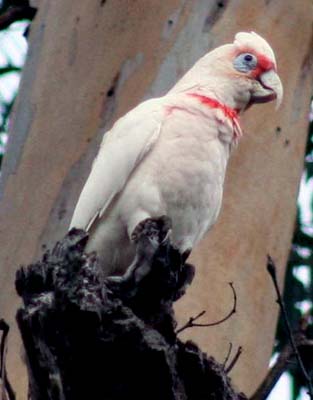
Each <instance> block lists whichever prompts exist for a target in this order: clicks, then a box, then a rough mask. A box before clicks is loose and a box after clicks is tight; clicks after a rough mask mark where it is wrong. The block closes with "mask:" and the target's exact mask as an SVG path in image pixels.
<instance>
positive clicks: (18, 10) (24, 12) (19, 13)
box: [0, 6, 37, 30]
mask: <svg viewBox="0 0 313 400" xmlns="http://www.w3.org/2000/svg"><path fill="white" fill-rule="evenodd" d="M36 12H37V9H36V8H34V7H31V6H11V7H9V8H8V9H7V10H6V11H5V12H4V13H3V14H1V15H0V30H3V29H6V28H8V27H9V26H10V25H11V24H13V22H16V21H20V20H22V19H29V20H32V19H33V18H34V17H35V15H36Z"/></svg>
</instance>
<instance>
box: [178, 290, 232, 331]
mask: <svg viewBox="0 0 313 400" xmlns="http://www.w3.org/2000/svg"><path fill="white" fill-rule="evenodd" d="M229 286H230V287H231V290H232V293H233V307H232V309H231V310H230V312H229V313H228V314H227V315H226V317H224V318H222V319H220V320H218V321H215V322H209V323H207V324H198V323H195V321H196V320H197V319H199V318H200V317H202V316H203V315H204V314H205V311H201V313H199V314H198V315H196V316H195V317H191V318H190V319H189V321H188V322H186V324H185V325H183V326H182V327H181V328H179V329H177V330H176V334H178V333H180V332H182V331H184V330H185V329H188V328H193V327H208V326H215V325H220V324H222V323H223V322H225V321H227V320H228V319H229V318H230V317H231V316H232V315H233V314H235V313H236V307H237V294H236V291H235V288H234V285H233V282H229Z"/></svg>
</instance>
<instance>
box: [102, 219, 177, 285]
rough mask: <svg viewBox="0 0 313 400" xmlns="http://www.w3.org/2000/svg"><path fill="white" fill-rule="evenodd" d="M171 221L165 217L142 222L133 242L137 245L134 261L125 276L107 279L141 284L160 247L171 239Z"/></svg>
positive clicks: (135, 230)
mask: <svg viewBox="0 0 313 400" xmlns="http://www.w3.org/2000/svg"><path fill="white" fill-rule="evenodd" d="M171 225H172V224H171V220H170V218H168V217H166V216H165V215H163V216H161V217H159V218H147V219H144V220H143V221H141V222H140V223H139V224H138V225H137V226H136V228H135V229H134V231H133V233H132V234H131V240H132V241H134V242H135V243H136V255H135V258H134V261H133V262H132V263H131V265H130V266H129V267H128V269H127V271H126V272H125V274H124V275H123V276H112V277H109V278H107V279H108V280H109V281H112V282H126V281H130V280H132V281H133V282H135V283H137V282H139V281H140V280H141V279H142V278H143V277H144V276H146V275H147V274H148V272H149V271H150V268H151V264H152V260H153V257H154V255H155V253H156V252H157V250H158V248H159V246H160V245H161V244H163V243H165V242H166V241H168V240H169V239H170V234H171Z"/></svg>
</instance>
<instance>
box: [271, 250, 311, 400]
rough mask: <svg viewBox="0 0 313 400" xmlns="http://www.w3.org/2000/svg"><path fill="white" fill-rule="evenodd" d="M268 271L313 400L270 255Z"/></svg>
mask: <svg viewBox="0 0 313 400" xmlns="http://www.w3.org/2000/svg"><path fill="white" fill-rule="evenodd" d="M267 270H268V272H269V274H270V276H271V278H272V281H273V284H274V287H275V291H276V294H277V300H276V301H277V303H278V304H279V307H280V309H281V312H282V316H283V320H284V323H285V326H286V330H287V335H288V339H289V341H290V344H291V347H292V350H293V352H294V354H295V357H296V359H297V362H298V364H299V367H300V370H301V372H302V375H303V377H304V379H305V380H306V383H307V385H308V389H309V391H308V395H309V396H310V399H311V400H313V386H312V380H311V378H310V376H309V374H308V372H307V370H306V368H305V366H304V364H303V361H302V358H301V356H300V354H299V351H298V348H297V345H296V341H295V338H294V335H293V333H292V331H291V327H290V323H289V319H288V315H287V311H286V307H285V303H284V300H283V298H282V295H281V293H280V289H279V286H278V282H277V275H276V267H275V264H274V261H273V259H272V258H271V257H270V256H269V255H268V256H267Z"/></svg>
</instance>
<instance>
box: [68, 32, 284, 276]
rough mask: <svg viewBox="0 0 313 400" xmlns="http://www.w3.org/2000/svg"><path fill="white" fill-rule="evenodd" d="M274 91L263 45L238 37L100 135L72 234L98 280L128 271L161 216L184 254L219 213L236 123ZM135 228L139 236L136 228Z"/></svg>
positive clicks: (276, 94)
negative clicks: (95, 263)
mask: <svg viewBox="0 0 313 400" xmlns="http://www.w3.org/2000/svg"><path fill="white" fill-rule="evenodd" d="M282 94H283V89H282V84H281V81H280V79H279V77H278V75H277V72H276V61H275V56H274V53H273V50H272V49H271V47H270V46H269V44H268V43H267V42H266V41H265V40H264V39H263V38H262V37H260V36H259V35H257V34H256V33H254V32H251V33H247V32H240V33H238V34H237V35H236V36H235V40H234V42H233V43H231V44H226V45H224V46H221V47H218V48H216V49H215V50H213V51H211V52H209V53H208V54H206V55H205V56H204V57H202V58H201V59H200V60H199V61H198V62H197V63H196V64H195V65H194V66H193V67H192V68H191V69H190V70H189V71H188V72H187V73H186V74H185V75H184V76H183V77H182V78H181V79H180V80H179V81H178V83H177V84H176V85H175V86H174V87H173V88H172V89H171V90H170V91H169V92H168V93H167V94H166V95H165V96H163V97H160V98H156V99H151V100H148V101H144V102H143V103H141V104H139V105H138V106H137V107H136V108H134V109H133V110H131V111H130V112H128V113H127V114H126V115H125V116H124V117H122V118H120V119H119V120H118V121H117V122H116V123H115V124H114V125H113V127H112V129H111V130H110V131H109V132H107V133H106V134H105V136H104V139H103V142H102V144H101V147H100V150H99V153H98V155H97V157H96V159H95V161H94V163H93V165H92V169H91V172H90V175H89V177H88V179H87V181H86V184H85V186H84V188H83V190H82V192H81V195H80V197H79V200H78V203H77V205H76V208H75V211H74V215H73V218H72V221H71V224H70V227H71V228H73V227H76V228H81V229H85V230H87V231H88V232H89V239H88V243H87V248H86V250H87V251H88V252H90V251H94V250H95V251H96V252H97V254H98V256H99V259H100V262H101V263H102V265H103V268H104V272H105V275H112V274H113V275H114V274H117V275H118V274H122V273H123V272H125V271H126V270H127V267H128V266H129V265H130V264H131V263H132V260H133V259H134V256H135V250H136V243H135V242H136V229H138V227H140V226H141V225H142V224H140V223H142V221H147V222H148V221H153V219H157V218H159V217H161V216H164V215H165V216H168V217H169V218H170V219H171V221H172V231H171V242H172V244H173V245H174V246H176V247H177V248H178V249H179V250H180V252H181V253H185V254H188V253H189V251H190V250H191V249H192V248H193V247H194V245H195V244H196V243H197V242H198V241H199V240H200V239H201V238H203V236H204V235H205V234H206V232H208V230H209V229H210V227H211V226H212V225H213V224H214V223H215V221H216V219H217V217H218V214H219V212H220V208H221V203H222V194H223V184H224V177H225V171H226V166H227V162H228V158H229V155H230V152H231V149H232V148H233V144H234V143H237V142H238V140H239V139H240V137H241V136H242V131H241V129H240V126H239V120H238V119H239V118H238V116H239V114H240V113H242V112H243V111H244V110H246V109H247V108H248V107H249V106H251V105H252V104H254V103H265V102H268V101H271V100H274V99H277V102H278V104H279V103H280V102H281V99H282ZM136 227H137V228H136Z"/></svg>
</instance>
